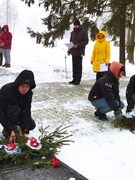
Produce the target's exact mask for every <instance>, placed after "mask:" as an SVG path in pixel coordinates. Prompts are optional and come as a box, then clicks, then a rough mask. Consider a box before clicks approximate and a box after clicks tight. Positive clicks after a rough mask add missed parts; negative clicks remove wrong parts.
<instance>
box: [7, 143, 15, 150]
mask: <svg viewBox="0 0 135 180" xmlns="http://www.w3.org/2000/svg"><path fill="white" fill-rule="evenodd" d="M6 148H7V150H8V151H12V150H14V149H15V148H16V144H15V143H9V144H7V145H6Z"/></svg>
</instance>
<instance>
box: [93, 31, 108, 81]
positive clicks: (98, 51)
mask: <svg viewBox="0 0 135 180" xmlns="http://www.w3.org/2000/svg"><path fill="white" fill-rule="evenodd" d="M90 61H91V64H92V65H93V71H94V72H96V73H97V74H96V80H98V79H99V78H101V77H102V76H103V74H104V71H101V70H100V65H101V64H105V65H106V66H108V65H109V64H110V43H109V42H108V41H107V40H106V32H105V31H102V30H101V31H99V33H98V34H97V35H96V42H95V44H94V49H93V53H92V57H91V60H90Z"/></svg>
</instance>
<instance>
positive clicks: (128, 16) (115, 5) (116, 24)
mask: <svg viewBox="0 0 135 180" xmlns="http://www.w3.org/2000/svg"><path fill="white" fill-rule="evenodd" d="M21 1H23V2H24V3H25V4H26V5H27V6H29V7H30V6H31V5H32V4H34V3H35V0H21ZM39 6H43V7H44V8H45V11H48V12H49V15H48V16H47V17H45V18H43V19H42V23H43V24H44V25H45V26H46V27H47V31H44V32H34V30H32V29H31V28H30V27H27V30H28V33H29V34H30V36H31V37H34V38H36V42H37V43H42V44H43V45H44V46H45V47H53V46H54V45H55V44H54V43H55V40H56V39H62V38H63V36H64V34H65V31H67V30H69V29H70V25H71V24H72V23H73V21H74V19H76V18H78V19H79V20H80V21H81V23H82V26H83V27H84V28H85V29H86V30H87V31H88V32H90V39H91V40H95V34H96V33H97V32H98V31H99V30H98V28H97V23H96V20H97V19H98V18H100V17H102V16H103V15H104V14H105V13H106V14H110V18H109V19H108V20H107V21H106V22H105V23H104V24H103V27H102V29H103V30H105V31H107V33H108V34H109V35H111V37H112V40H114V41H115V40H116V39H117V38H119V47H120V48H119V49H120V53H119V54H120V56H119V60H120V62H121V63H123V64H125V60H126V57H125V47H126V46H125V39H126V29H130V30H132V32H133V30H134V29H135V28H133V27H134V25H135V24H134V23H133V19H134V16H135V14H134V12H135V0H57V1H56V0H39ZM92 19H94V20H92ZM95 19H96V20H95ZM132 39H134V37H132ZM133 43H134V40H133V42H132V44H131V43H130V46H133ZM128 52H130V53H131V51H128Z"/></svg>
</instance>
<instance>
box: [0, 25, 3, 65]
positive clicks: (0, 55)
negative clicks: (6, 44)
mask: <svg viewBox="0 0 135 180" xmlns="http://www.w3.org/2000/svg"><path fill="white" fill-rule="evenodd" d="M1 33H2V28H1V26H0V36H1ZM2 61H3V54H2V45H1V43H0V66H2Z"/></svg>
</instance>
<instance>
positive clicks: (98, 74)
mask: <svg viewBox="0 0 135 180" xmlns="http://www.w3.org/2000/svg"><path fill="white" fill-rule="evenodd" d="M103 75H104V72H97V74H96V80H98V79H100V78H101V77H103Z"/></svg>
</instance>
